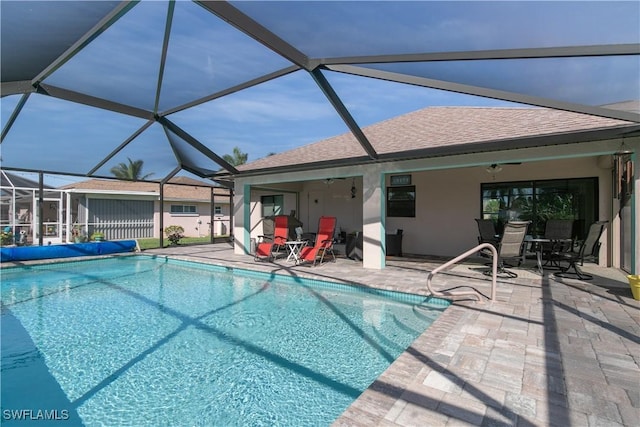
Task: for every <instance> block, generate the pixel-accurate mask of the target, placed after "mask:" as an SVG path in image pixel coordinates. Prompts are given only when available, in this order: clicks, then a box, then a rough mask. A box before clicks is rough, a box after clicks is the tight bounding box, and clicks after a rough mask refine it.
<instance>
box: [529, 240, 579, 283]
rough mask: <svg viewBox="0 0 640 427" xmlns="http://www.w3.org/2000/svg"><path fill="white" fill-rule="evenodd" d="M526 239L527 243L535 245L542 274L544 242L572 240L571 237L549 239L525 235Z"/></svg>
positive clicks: (554, 242) (555, 242) (539, 269)
mask: <svg viewBox="0 0 640 427" xmlns="http://www.w3.org/2000/svg"><path fill="white" fill-rule="evenodd" d="M524 241H525V243H531V244H533V246H534V247H535V252H536V261H537V264H538V272H539V273H540V275H541V276H543V275H544V266H543V264H542V249H543V246H544V243H553V244H558V243H568V242H571V241H572V240H571V239H548V238H546V237H533V236H525V238H524Z"/></svg>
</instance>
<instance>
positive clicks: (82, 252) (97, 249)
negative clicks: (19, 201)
mask: <svg viewBox="0 0 640 427" xmlns="http://www.w3.org/2000/svg"><path fill="white" fill-rule="evenodd" d="M135 249H136V241H135V240H118V241H113V242H91V243H72V244H67V245H48V246H15V247H10V248H0V252H1V257H0V262H8V261H29V260H36V259H50V258H71V257H78V256H92V255H108V254H115V253H118V252H133V251H134V250H135Z"/></svg>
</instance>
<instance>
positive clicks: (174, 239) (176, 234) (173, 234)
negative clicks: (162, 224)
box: [164, 225, 184, 245]
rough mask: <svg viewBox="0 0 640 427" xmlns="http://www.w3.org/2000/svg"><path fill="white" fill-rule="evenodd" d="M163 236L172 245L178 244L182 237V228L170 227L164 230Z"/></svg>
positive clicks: (177, 226)
mask: <svg viewBox="0 0 640 427" xmlns="http://www.w3.org/2000/svg"><path fill="white" fill-rule="evenodd" d="M164 234H166V235H167V239H169V241H170V242H171V244H172V245H177V244H179V243H180V239H182V238H183V237H184V228H182V227H181V226H179V225H170V226H168V227H166V228H165V229H164Z"/></svg>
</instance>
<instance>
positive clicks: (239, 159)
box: [222, 147, 249, 166]
mask: <svg viewBox="0 0 640 427" xmlns="http://www.w3.org/2000/svg"><path fill="white" fill-rule="evenodd" d="M222 158H223V159H224V160H225V161H226V162H227V163H229V164H230V165H231V166H238V165H244V164H245V163H247V159H248V158H249V155H248V154H247V153H243V152H242V151H240V148H238V147H234V149H233V156H232V155H231V154H225V155H224V156H222Z"/></svg>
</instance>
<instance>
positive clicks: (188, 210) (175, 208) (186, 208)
mask: <svg viewBox="0 0 640 427" xmlns="http://www.w3.org/2000/svg"><path fill="white" fill-rule="evenodd" d="M171 213H172V214H178V215H180V214H186V215H190V214H195V213H197V211H196V206H195V205H171Z"/></svg>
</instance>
